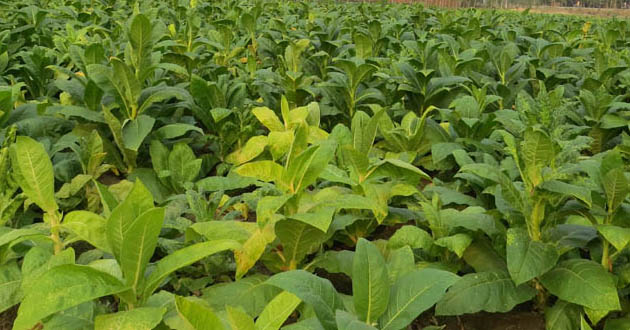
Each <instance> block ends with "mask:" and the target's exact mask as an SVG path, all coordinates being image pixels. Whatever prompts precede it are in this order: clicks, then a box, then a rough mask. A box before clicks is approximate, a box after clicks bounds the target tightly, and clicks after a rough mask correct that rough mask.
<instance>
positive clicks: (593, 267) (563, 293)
mask: <svg viewBox="0 0 630 330" xmlns="http://www.w3.org/2000/svg"><path fill="white" fill-rule="evenodd" d="M540 281H541V283H542V285H543V286H544V287H545V288H546V289H547V290H549V292H550V293H551V294H553V295H555V296H557V297H558V298H560V299H562V300H565V301H567V302H571V303H574V304H578V305H582V306H585V307H588V308H591V309H595V310H618V309H619V308H620V306H619V297H618V295H617V289H616V287H615V283H614V280H613V277H612V275H611V274H609V273H608V272H607V271H606V270H605V269H604V268H603V267H602V266H601V265H599V264H597V263H596V262H593V261H590V260H585V259H570V260H566V261H563V262H561V263H559V264H558V265H557V266H556V267H555V268H554V269H552V270H551V271H549V272H548V273H546V274H545V275H543V276H542V277H541V278H540ZM593 297H598V298H597V299H593Z"/></svg>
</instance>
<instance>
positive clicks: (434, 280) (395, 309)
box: [379, 268, 459, 330]
mask: <svg viewBox="0 0 630 330" xmlns="http://www.w3.org/2000/svg"><path fill="white" fill-rule="evenodd" d="M458 280H459V277H458V276H457V275H455V274H453V273H451V272H447V271H443V270H438V269H431V268H426V269H421V270H415V271H413V272H411V273H409V274H407V275H405V276H403V277H401V278H400V279H399V280H398V281H397V282H396V284H394V286H393V287H392V290H391V294H390V298H389V301H390V303H389V306H387V310H386V312H385V314H383V316H382V317H381V319H380V320H379V324H380V329H382V330H398V329H403V328H405V327H406V326H408V325H409V324H410V323H411V322H413V320H415V319H416V318H417V317H418V316H419V315H420V314H421V313H422V312H424V311H425V310H427V309H429V308H431V306H433V305H434V304H435V303H437V302H438V301H439V300H440V299H442V297H443V296H444V294H445V293H446V290H447V289H448V288H449V287H450V286H451V285H453V284H454V283H456V282H457V281H458Z"/></svg>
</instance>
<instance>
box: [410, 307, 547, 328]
mask: <svg viewBox="0 0 630 330" xmlns="http://www.w3.org/2000/svg"><path fill="white" fill-rule="evenodd" d="M430 325H445V326H446V327H445V328H444V330H545V319H544V317H543V315H541V314H539V313H535V312H528V311H512V312H508V313H477V314H470V315H462V316H453V317H433V316H431V315H430V314H428V313H427V314H426V315H423V316H421V317H420V318H418V319H417V320H416V321H415V322H414V323H413V324H412V325H411V329H413V330H421V329H422V328H424V327H427V326H430Z"/></svg>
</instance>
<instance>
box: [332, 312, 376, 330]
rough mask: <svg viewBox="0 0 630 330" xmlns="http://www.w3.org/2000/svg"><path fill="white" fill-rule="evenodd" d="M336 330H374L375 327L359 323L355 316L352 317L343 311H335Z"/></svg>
mask: <svg viewBox="0 0 630 330" xmlns="http://www.w3.org/2000/svg"><path fill="white" fill-rule="evenodd" d="M336 316H337V329H338V330H376V328H375V327H373V326H371V325H369V324H367V323H365V322H363V321H360V320H359V319H358V318H357V317H356V315H352V314H350V313H348V312H346V311H343V310H337V314H336Z"/></svg>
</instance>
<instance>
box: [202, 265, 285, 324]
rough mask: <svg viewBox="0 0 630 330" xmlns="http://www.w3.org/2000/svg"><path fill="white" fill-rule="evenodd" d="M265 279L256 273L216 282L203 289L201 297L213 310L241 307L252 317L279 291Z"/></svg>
mask: <svg viewBox="0 0 630 330" xmlns="http://www.w3.org/2000/svg"><path fill="white" fill-rule="evenodd" d="M266 280H267V277H266V276H264V275H261V274H256V275H252V276H249V277H245V278H243V279H240V280H236V281H234V282H227V283H217V284H214V285H211V286H209V287H207V288H205V289H203V291H202V292H203V295H202V297H203V299H204V300H205V301H207V302H208V303H209V304H210V306H211V307H212V308H214V309H215V310H221V309H223V308H225V306H227V305H230V306H234V307H238V308H242V309H243V310H244V311H245V312H246V313H247V314H248V315H249V316H250V317H252V318H254V317H256V316H258V315H259V314H260V313H261V312H262V311H263V309H264V308H265V306H267V304H268V303H269V302H270V301H271V300H272V299H273V298H274V297H275V296H277V295H278V293H280V291H281V290H280V289H278V288H276V287H274V286H271V285H267V284H266V282H265V281H266Z"/></svg>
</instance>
